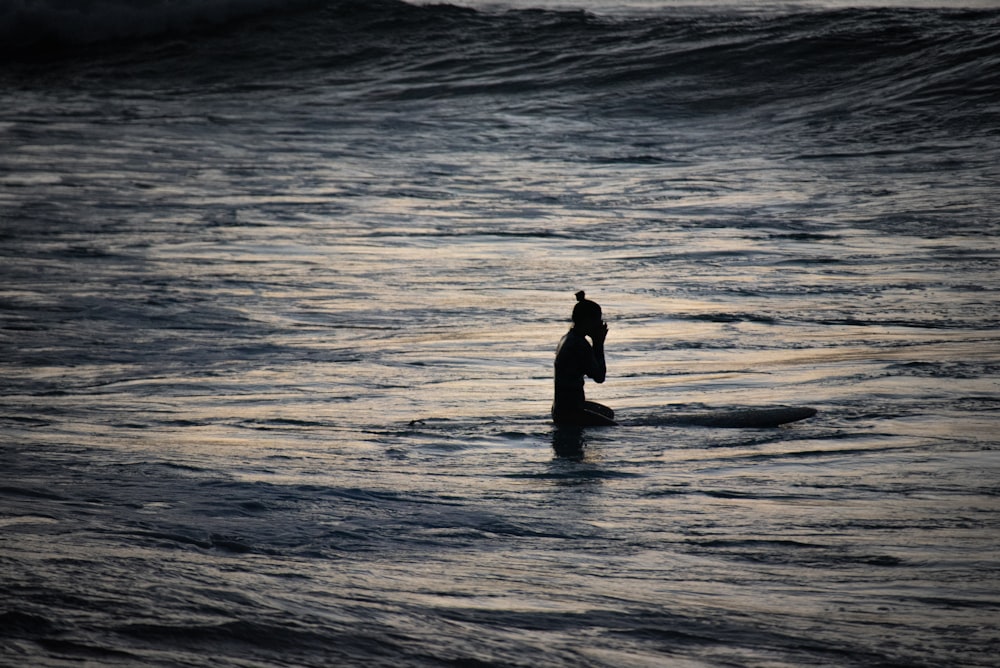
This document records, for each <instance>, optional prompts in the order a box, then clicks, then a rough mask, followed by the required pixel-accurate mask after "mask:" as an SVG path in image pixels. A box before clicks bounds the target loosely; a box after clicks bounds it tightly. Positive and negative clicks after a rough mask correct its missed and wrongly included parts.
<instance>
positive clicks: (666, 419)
mask: <svg viewBox="0 0 1000 668" xmlns="http://www.w3.org/2000/svg"><path fill="white" fill-rule="evenodd" d="M816 413H817V411H816V409H815V408H809V407H808V406H770V407H766V408H738V409H728V410H716V411H708V412H705V413H675V414H672V415H663V416H659V417H658V418H657V420H656V422H657V424H669V425H683V426H694V427H715V428H728V429H768V428H771V427H779V426H781V425H783V424H788V423H789V422H798V421H799V420H805V419H807V418H811V417H812V416H814V415H816Z"/></svg>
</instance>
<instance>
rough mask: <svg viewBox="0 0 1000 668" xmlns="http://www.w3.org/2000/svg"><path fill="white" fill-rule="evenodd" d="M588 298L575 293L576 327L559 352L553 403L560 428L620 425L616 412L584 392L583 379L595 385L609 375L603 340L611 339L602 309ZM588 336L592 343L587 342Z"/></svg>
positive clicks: (553, 410) (574, 322) (567, 336)
mask: <svg viewBox="0 0 1000 668" xmlns="http://www.w3.org/2000/svg"><path fill="white" fill-rule="evenodd" d="M586 297H587V296H586V294H584V292H583V290H581V291H580V292H577V293H576V300H577V301H576V306H575V307H574V308H573V327H572V328H571V329H570V330H569V332H567V333H566V336H564V337H563V338H562V340H561V341H560V342H559V347H558V348H557V349H556V362H555V386H556V387H555V389H556V393H555V400H554V401H553V402H552V420H553V421H554V422H555V423H556V424H557V425H567V426H578V427H599V426H611V425H615V424H618V423H617V422H615V419H614V418H615V412H614V411H613V410H611V409H610V408H608V407H607V406H603V405H601V404H599V403H596V402H594V401H587V398H586V396H584V393H583V377H584V376H590V377H591V378H592V379H593V380H594V382H595V383H603V382H604V378H605V376H606V375H607V365H606V364H605V363H604V339H605V338H607V336H608V326H607V324H606V323H605V322H604V319H603V314H602V313H601V307H600V306H599V305H598V304H597V303H596V302H592V301H590V300H589V299H587V298H586ZM588 336H589V337H590V341H592V342H593V344H591V343H590V342H588V341H587V338H586V337H588Z"/></svg>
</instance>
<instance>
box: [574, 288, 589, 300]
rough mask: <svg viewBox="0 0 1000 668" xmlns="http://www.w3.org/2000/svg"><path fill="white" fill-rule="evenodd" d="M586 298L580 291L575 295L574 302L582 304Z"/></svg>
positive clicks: (585, 294) (584, 293)
mask: <svg viewBox="0 0 1000 668" xmlns="http://www.w3.org/2000/svg"><path fill="white" fill-rule="evenodd" d="M586 298H587V293H586V292H584V291H583V290H580V291H579V292H578V293H576V301H578V302H582V301H583V300H584V299H586Z"/></svg>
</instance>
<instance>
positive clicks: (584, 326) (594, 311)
mask: <svg viewBox="0 0 1000 668" xmlns="http://www.w3.org/2000/svg"><path fill="white" fill-rule="evenodd" d="M603 319H604V314H603V313H601V306H600V304H598V303H597V302H592V301H590V300H589V299H587V295H586V293H584V291H583V290H580V291H579V292H577V293H576V306H574V307H573V326H574V327H576V328H578V329H579V330H580V331H581V332H583V333H584V334H590V333H591V332H594V331H597V329H598V328H599V327H600V326H601V323H602V322H603Z"/></svg>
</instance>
